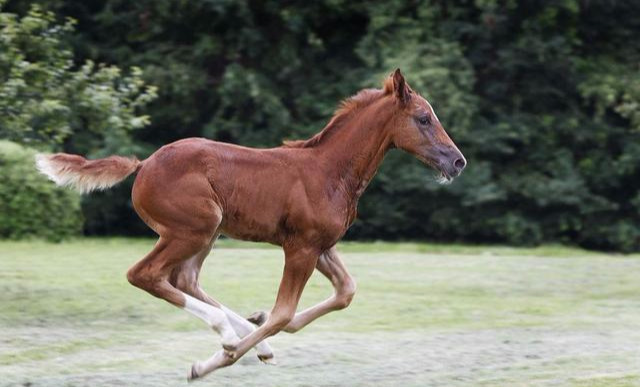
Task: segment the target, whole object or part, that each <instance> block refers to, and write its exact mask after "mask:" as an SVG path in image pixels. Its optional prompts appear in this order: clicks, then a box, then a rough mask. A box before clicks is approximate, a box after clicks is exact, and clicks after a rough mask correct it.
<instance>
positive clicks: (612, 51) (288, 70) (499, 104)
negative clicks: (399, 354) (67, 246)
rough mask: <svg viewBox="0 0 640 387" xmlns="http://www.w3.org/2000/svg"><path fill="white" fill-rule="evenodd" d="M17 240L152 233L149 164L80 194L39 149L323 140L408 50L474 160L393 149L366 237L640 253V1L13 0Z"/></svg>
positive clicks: (10, 199) (8, 59) (2, 132)
mask: <svg viewBox="0 0 640 387" xmlns="http://www.w3.org/2000/svg"><path fill="white" fill-rule="evenodd" d="M0 7H1V14H0V29H1V33H0V181H2V184H1V185H0V237H1V238H11V239H20V238H25V237H31V236H39V237H45V238H47V239H51V240H60V239H62V238H64V237H66V236H70V235H79V234H81V233H83V234H85V235H130V236H131V235H150V233H151V231H150V230H148V229H147V228H146V226H145V225H144V224H143V223H142V222H141V221H140V220H139V219H138V218H137V216H136V214H135V212H134V211H133V210H132V208H131V202H130V188H131V179H129V180H128V181H127V183H126V184H122V185H120V186H118V187H117V188H116V189H113V190H110V191H106V192H103V193H98V194H93V195H91V196H87V197H83V198H80V197H79V196H77V195H76V194H75V193H72V192H70V191H69V190H61V189H57V188H54V187H53V184H51V183H50V182H47V181H46V179H44V178H43V177H41V176H39V175H37V173H36V171H35V169H34V167H33V155H34V153H35V152H38V151H64V152H69V153H78V154H82V155H87V156H88V157H102V156H106V155H110V154H121V155H136V156H137V157H139V158H144V157H146V156H148V155H149V154H150V153H152V152H153V151H154V150H155V149H157V148H158V147H160V146H162V145H163V144H166V143H169V142H172V141H174V140H177V139H181V138H185V137H191V136H201V137H207V138H210V139H214V140H219V141H226V142H231V143H237V144H242V145H247V146H255V147H273V146H278V145H279V144H280V143H281V141H282V140H283V139H300V138H307V137H309V136H311V135H312V134H314V133H316V132H318V131H320V130H321V129H322V128H323V127H324V125H325V124H326V123H327V122H328V119H329V118H330V116H331V114H332V112H333V110H334V109H335V108H336V107H337V105H338V103H339V101H340V100H342V99H344V98H346V97H348V96H350V95H352V94H354V93H356V92H357V91H358V90H359V89H362V88H365V87H380V85H381V82H382V80H383V79H384V77H385V76H386V75H388V74H389V73H390V72H391V71H392V70H393V69H395V68H396V67H399V68H401V69H402V71H403V73H404V74H405V76H406V77H407V80H408V81H409V83H410V84H411V85H412V87H413V88H414V89H415V90H417V91H419V92H420V93H422V94H423V95H424V96H425V97H426V98H427V99H429V100H430V101H431V103H432V105H433V106H434V109H435V110H436V111H437V113H438V116H439V117H440V119H441V120H442V122H443V123H444V126H445V128H446V129H447V131H448V132H449V134H450V135H451V137H452V138H453V139H454V141H455V142H456V143H457V144H458V146H459V148H460V149H461V150H462V151H463V153H464V154H465V156H466V157H467V159H468V162H469V166H468V168H467V170H466V171H465V173H464V174H463V175H462V176H461V177H460V178H458V179H457V180H456V181H455V182H454V183H453V184H451V185H448V186H441V185H438V184H436V183H435V181H434V180H433V179H432V178H431V172H429V171H426V170H425V168H424V166H423V165H422V164H421V163H420V162H418V161H417V160H414V159H412V158H411V157H410V156H407V155H404V154H401V153H400V152H397V151H393V152H391V153H390V154H389V155H388V157H387V159H386V160H385V163H384V164H383V166H382V168H381V170H380V172H379V174H378V175H377V177H376V179H374V181H373V183H372V184H371V186H370V188H369V190H368V191H367V192H366V194H365V195H364V197H363V199H362V200H361V203H360V207H359V219H358V220H357V221H356V223H355V224H354V226H353V227H352V228H351V229H350V231H349V233H348V235H347V237H346V238H347V239H352V240H353V239H358V240H378V239H383V240H415V241H418V240H420V241H443V242H465V243H506V244H512V245H537V244H541V243H563V244H572V245H579V246H582V247H587V248H594V249H604V250H614V251H623V252H631V251H638V250H640V162H639V161H640V141H638V140H639V139H640V110H639V109H638V104H639V103H640V72H639V70H640V67H639V64H640V34H639V32H640V17H638V15H640V2H637V1H616V0H601V1H593V0H591V1H590V0H580V1H579V0H558V1H515V0H512V1H510V0H507V1H496V0H476V1H436V0H431V1H409V0H407V1H384V2H368V1H353V0H350V1H342V0H320V1H312V2H311V1H284V2H283V1H270V0H264V1H213V0H209V1H204V0H202V1H178V0H153V1H151V0H139V1H125V0H106V1H72V0H47V1H45V0H42V1H33V0H32V1H26V0H0Z"/></svg>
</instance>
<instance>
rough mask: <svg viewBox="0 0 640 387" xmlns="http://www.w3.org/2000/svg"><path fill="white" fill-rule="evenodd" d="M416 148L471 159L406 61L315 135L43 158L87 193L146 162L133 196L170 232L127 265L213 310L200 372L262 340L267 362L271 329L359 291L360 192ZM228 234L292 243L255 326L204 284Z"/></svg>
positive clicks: (433, 156) (143, 212)
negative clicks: (408, 73)
mask: <svg viewBox="0 0 640 387" xmlns="http://www.w3.org/2000/svg"><path fill="white" fill-rule="evenodd" d="M394 147H395V148H400V149H402V150H404V151H406V152H409V153H411V154H412V155H414V156H415V157H416V158H418V159H419V160H420V161H422V162H423V163H425V164H427V165H428V166H431V167H433V168H435V169H436V170H438V171H439V172H440V177H441V179H442V180H446V181H450V180H451V179H453V178H454V177H456V176H458V175H459V174H460V172H461V171H462V169H463V168H464V167H465V165H466V161H465V159H464V157H463V156H462V153H460V151H459V150H458V148H457V147H456V146H455V144H454V143H453V142H452V141H451V139H450V138H449V136H448V135H447V134H446V132H445V131H444V129H443V127H442V125H441V123H440V121H439V120H438V118H437V116H436V115H435V113H434V111H433V109H432V107H431V105H429V103H428V102H427V101H426V100H425V99H424V98H422V97H421V96H420V95H419V94H417V93H415V92H414V91H413V90H412V89H411V88H410V87H409V86H408V85H407V83H406V82H405V79H404V77H403V76H402V74H401V73H400V70H396V71H395V72H394V73H393V74H392V75H391V76H390V77H389V78H388V79H387V80H386V81H385V83H384V87H383V89H381V90H377V89H367V90H362V91H360V92H359V93H358V94H357V95H355V96H354V97H351V98H349V99H348V100H346V101H345V102H344V103H343V104H342V106H341V108H340V109H339V110H338V111H337V112H336V113H335V114H334V116H333V118H332V119H331V121H330V122H329V124H328V125H327V126H326V127H325V128H324V129H323V130H322V131H321V132H320V133H318V134H316V135H315V136H313V137H312V138H310V139H308V140H306V141H293V142H285V144H284V145H283V146H282V147H278V148H273V149H252V148H245V147H242V146H237V145H231V144H225V143H220V142H215V141H210V140H206V139H202V138H190V139H184V140H180V141H176V142H174V143H171V144H169V145H166V146H164V147H162V148H160V149H159V150H158V151H156V152H155V153H154V154H152V155H151V156H150V157H149V158H148V159H146V160H144V161H138V160H136V159H135V158H131V159H130V158H124V157H118V156H111V157H107V158H105V159H99V160H87V159H85V158H83V157H81V156H76V155H69V154H64V153H58V154H52V155H40V156H38V158H37V166H38V168H39V169H40V171H42V172H43V173H45V174H46V175H48V176H49V178H51V179H52V180H53V181H55V182H56V183H58V184H59V185H69V186H72V187H75V188H76V189H78V190H80V191H81V192H89V191H91V190H94V189H104V188H107V187H110V186H112V185H114V184H116V183H118V182H120V181H121V180H123V179H124V178H126V177H127V176H129V175H130V174H133V173H136V172H137V177H136V180H135V183H134V186H133V192H132V198H133V205H134V208H135V210H136V212H137V213H138V214H139V215H140V217H141V218H142V219H143V220H144V221H145V222H146V223H147V224H148V225H149V227H151V228H152V229H153V230H154V231H155V232H156V233H157V234H158V235H159V236H160V238H159V240H158V242H157V244H156V245H155V247H154V248H153V250H152V251H151V252H150V253H149V254H148V255H147V256H146V257H144V258H143V259H142V260H141V261H140V262H138V263H137V264H136V265H134V266H133V267H132V268H131V269H130V270H129V272H128V273H127V278H128V280H129V282H131V284H133V285H134V286H137V287H139V288H141V289H144V290H146V291H147V292H149V293H151V294H152V295H154V296H156V297H159V298H162V299H165V300H166V301H168V302H170V303H172V304H174V305H176V306H178V307H180V308H183V309H185V310H186V311H188V312H190V313H192V314H194V315H195V316H197V317H199V318H201V319H202V320H204V321H205V322H206V323H207V324H208V325H209V326H210V327H212V328H213V329H214V330H216V331H217V332H218V333H219V334H220V335H221V337H222V346H223V349H222V350H220V351H218V352H216V353H215V354H214V355H213V356H212V357H211V358H209V359H208V360H206V361H203V362H197V363H195V364H194V365H193V366H192V369H191V371H190V374H189V379H190V380H191V379H196V378H199V377H202V376H204V375H206V374H208V373H210V372H212V371H214V370H216V369H218V368H221V367H226V366H229V365H231V364H233V363H235V362H236V361H237V360H238V359H239V358H240V357H241V356H243V355H244V354H245V353H246V352H248V351H249V350H250V349H251V348H254V347H255V348H256V349H257V353H258V357H259V358H260V359H261V360H262V361H265V362H270V361H272V360H273V352H272V350H271V348H270V347H269V345H268V344H267V342H266V341H265V339H266V338H267V337H269V336H272V335H275V334H276V333H278V332H279V331H281V330H284V331H287V332H296V331H297V330H299V329H301V328H303V327H304V326H306V325H307V324H309V323H310V322H311V321H313V320H315V319H317V318H318V317H320V316H322V315H324V314H327V313H329V312H331V311H334V310H338V309H342V308H345V307H347V306H348V305H349V303H350V302H351V299H352V297H353V295H354V292H355V289H356V284H355V281H354V280H353V278H352V277H351V276H350V275H349V273H348V272H347V269H346V267H345V265H344V264H343V263H342V260H341V259H340V257H339V255H338V253H337V251H336V248H335V245H336V243H337V242H338V241H339V240H340V238H341V237H342V236H343V235H344V233H345V232H346V230H347V228H348V227H349V226H350V225H351V223H352V222H353V220H354V218H355V216H356V206H357V203H358V199H359V198H360V196H361V195H362V193H363V192H364V190H365V188H366V187H367V185H368V183H369V181H370V180H371V178H372V177H373V176H374V175H375V173H376V170H377V169H378V166H379V165H380V163H381V162H382V159H383V158H384V155H385V153H386V152H387V151H388V150H389V149H391V148H394ZM219 234H225V235H228V236H230V237H233V238H237V239H243V240H250V241H265V242H269V243H273V244H276V245H279V246H282V248H283V250H284V253H285V264H284V272H283V275H282V280H281V282H280V288H279V290H278V295H277V298H276V301H275V305H274V306H273V309H272V310H271V312H270V313H259V314H257V315H255V316H254V318H253V319H252V320H253V321H255V322H257V323H260V326H259V327H258V328H257V329H256V328H255V327H254V326H253V325H252V324H251V323H250V322H249V321H248V320H246V319H244V318H242V317H240V316H239V315H237V314H236V313H234V312H233V311H231V310H230V309H228V308H226V307H225V306H223V305H222V304H221V303H219V302H218V301H216V300H214V299H213V298H211V297H210V296H208V295H207V294H206V293H205V292H204V291H203V290H202V288H200V286H199V283H198V275H199V272H200V268H201V267H202V263H203V261H204V259H205V258H206V257H207V256H208V255H209V252H210V250H211V248H212V246H213V243H214V241H215V240H216V238H217V236H218V235H219ZM314 268H316V269H318V271H320V272H321V273H322V274H324V275H325V276H326V277H327V278H328V279H329V281H331V283H332V285H333V287H334V289H335V293H334V295H333V296H331V297H330V298H328V299H327V300H325V301H323V302H321V303H319V304H318V305H315V306H313V307H311V308H309V309H306V310H304V311H302V312H299V313H296V307H297V305H298V301H299V300H300V295H301V294H302V290H303V289H304V286H305V284H306V282H307V280H308V278H309V276H310V275H311V273H312V272H313V270H314Z"/></svg>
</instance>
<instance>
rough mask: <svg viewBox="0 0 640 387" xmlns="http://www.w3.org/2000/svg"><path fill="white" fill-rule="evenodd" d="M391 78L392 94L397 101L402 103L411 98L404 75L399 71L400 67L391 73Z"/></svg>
mask: <svg viewBox="0 0 640 387" xmlns="http://www.w3.org/2000/svg"><path fill="white" fill-rule="evenodd" d="M391 78H392V79H393V94H394V95H395V96H396V98H397V99H398V101H400V103H402V104H406V103H407V102H409V99H411V96H410V95H409V94H410V93H411V91H410V89H409V86H408V85H407V82H406V81H405V80H404V76H403V75H402V73H401V72H400V69H396V71H394V72H393V74H392V75H391Z"/></svg>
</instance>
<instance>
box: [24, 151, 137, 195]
mask: <svg viewBox="0 0 640 387" xmlns="http://www.w3.org/2000/svg"><path fill="white" fill-rule="evenodd" d="M140 163H141V162H140V160H138V159H136V158H135V157H132V158H128V157H121V156H109V157H107V158H104V159H97V160H87V159H85V158H84V157H82V156H78V155H71V154H67V153H55V154H38V155H36V167H37V168H38V170H39V171H40V172H41V173H43V174H45V175H46V176H48V177H49V179H51V180H53V181H54V182H55V183H56V184H57V185H59V186H69V187H72V188H74V189H76V190H77V191H80V193H88V192H91V191H94V190H104V189H106V188H109V187H112V186H114V185H116V184H118V183H119V182H121V181H122V180H124V179H125V178H126V177H127V176H129V175H131V174H132V173H134V172H136V171H137V170H138V168H139V166H140Z"/></svg>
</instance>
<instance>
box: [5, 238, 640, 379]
mask: <svg viewBox="0 0 640 387" xmlns="http://www.w3.org/2000/svg"><path fill="white" fill-rule="evenodd" d="M153 243H154V241H152V240H148V239H124V238H115V239H82V240H77V241H73V242H66V243H62V244H48V243H44V242H0V279H1V281H0V289H1V290H2V292H0V385H7V386H14V385H25V386H26V385H29V386H44V385H47V386H57V385H63V386H85V385H87V386H95V385H108V386H111V385H113V386H119V385H138V386H143V385H148V386H160V385H168V386H173V385H184V384H185V378H184V377H185V376H186V372H187V370H188V369H189V367H190V364H191V363H192V362H193V361H194V360H202V359H204V358H206V357H207V356H209V355H211V354H213V352H215V351H216V350H218V349H219V342H218V338H217V337H216V336H215V334H214V333H213V332H210V331H208V330H207V329H206V328H205V327H204V325H203V324H202V323H201V322H200V321H199V320H197V319H195V318H193V317H192V316H190V315H188V314H187V313H185V312H184V311H181V310H179V309H177V308H174V307H172V306H170V305H168V304H167V303H165V302H164V301H161V300H158V299H155V298H153V297H151V296H149V295H147V294H146V293H144V292H142V291H140V290H138V289H135V288H133V287H132V286H130V285H129V284H128V283H127V281H126V278H125V273H126V271H127V269H128V268H129V267H130V266H131V265H132V264H133V263H135V262H136V260H138V259H139V258H141V257H142V256H144V255H145V254H146V252H148V251H149V250H150V248H151V246H152V245H153ZM341 251H343V253H344V254H343V255H344V260H345V261H346V263H347V265H348V267H349V268H350V270H351V272H352V274H353V275H354V276H355V277H356V279H357V281H358V294H357V295H356V298H355V300H354V302H353V304H352V306H351V307H350V308H348V309H347V310H344V311H341V312H338V313H334V314H332V315H329V316H327V317H325V318H322V319H320V320H318V321H316V322H315V323H313V324H312V325H311V326H309V327H308V328H306V329H305V330H303V331H302V332H300V333H297V334H295V335H288V334H284V333H283V334H281V335H278V336H277V337H274V338H271V339H270V342H271V344H272V346H273V347H274V349H275V351H276V357H277V359H278V361H279V363H280V364H279V365H278V366H275V367H268V366H263V365H261V364H259V363H258V361H257V360H256V359H255V357H254V356H253V354H249V355H247V356H246V357H245V358H243V359H242V360H241V361H240V362H238V363H237V364H236V365H234V366H233V367H231V368H228V369H224V370H221V371H218V372H216V373H214V374H212V375H210V376H209V377H207V378H206V379H204V380H203V381H202V382H199V384H200V383H201V384H202V385H203V386H205V385H206V386H209V385H210V386H218V385H219V386H224V385H238V386H254V385H255V386H272V385H273V386H356V385H357V386H360V385H361V386H371V385H381V386H387V385H388V386H399V385H401V386H411V385H415V386H428V385H433V386H557V385H561V386H607V387H609V386H637V385H638V386H640V329H638V327H639V326H640V280H639V277H640V257H639V256H622V255H607V254H600V253H593V252H585V251H582V250H577V249H570V248H565V247H558V246H549V247H542V248H533V249H515V248H506V247H484V246H447V245H431V244H411V243H401V244H390V243H344V244H343V245H341ZM282 260H283V258H282V254H281V251H280V250H279V249H276V248H273V247H270V246H265V245H261V244H247V243H242V242H235V241H230V240H223V241H220V243H219V245H218V246H217V247H216V249H214V251H213V254H212V256H210V257H209V258H208V260H207V262H206V264H205V268H204V270H203V274H202V276H201V281H202V283H203V286H204V288H205V289H206V290H207V291H208V292H209V293H210V294H211V295H212V296H213V297H214V298H216V299H218V300H220V301H221V302H223V303H224V304H226V305H227V306H229V307H231V308H232V309H234V310H236V311H237V312H239V313H241V314H244V315H247V314H249V313H251V312H253V311H255V310H260V309H269V308H270V306H271V305H272V303H273V300H274V297H275V293H276V289H277V285H278V283H279V277H280V274H281V270H282ZM330 292H331V289H330V285H329V283H328V282H327V281H326V280H325V279H324V278H323V277H321V276H320V275H314V276H313V277H312V279H311V281H310V283H309V285H308V286H307V289H306V291H305V295H304V297H303V300H302V303H301V304H302V306H308V305H310V304H311V303H314V302H317V301H320V300H322V299H323V298H324V297H326V296H327V295H329V294H330Z"/></svg>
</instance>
